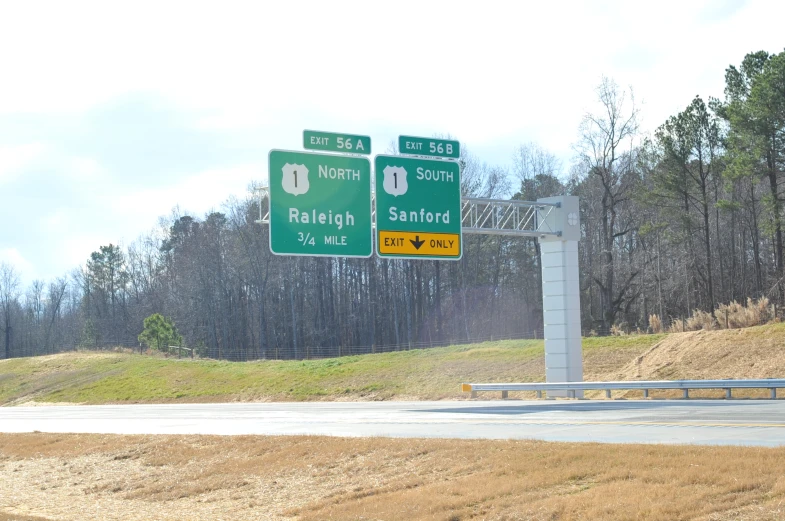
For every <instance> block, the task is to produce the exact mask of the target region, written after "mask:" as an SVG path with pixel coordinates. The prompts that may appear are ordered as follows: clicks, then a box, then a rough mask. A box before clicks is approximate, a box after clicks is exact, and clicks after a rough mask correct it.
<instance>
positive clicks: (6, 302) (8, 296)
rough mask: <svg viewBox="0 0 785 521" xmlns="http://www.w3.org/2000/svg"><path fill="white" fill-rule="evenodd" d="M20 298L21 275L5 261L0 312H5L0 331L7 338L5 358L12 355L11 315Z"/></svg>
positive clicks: (1, 266)
mask: <svg viewBox="0 0 785 521" xmlns="http://www.w3.org/2000/svg"><path fill="white" fill-rule="evenodd" d="M18 298H19V275H17V273H16V271H15V270H14V267H13V266H11V265H10V264H7V263H5V262H3V263H2V264H0V313H2V314H3V317H2V322H0V323H2V327H0V332H2V333H3V336H4V339H5V342H4V345H5V356H4V357H3V358H10V357H11V341H12V339H13V329H12V327H11V316H12V312H13V308H14V306H15V305H18V302H17V300H18Z"/></svg>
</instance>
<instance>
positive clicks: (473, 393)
mask: <svg viewBox="0 0 785 521" xmlns="http://www.w3.org/2000/svg"><path fill="white" fill-rule="evenodd" d="M471 397H472V400H474V399H475V398H477V391H472V394H471Z"/></svg>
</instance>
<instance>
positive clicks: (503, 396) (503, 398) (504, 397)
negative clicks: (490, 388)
mask: <svg viewBox="0 0 785 521" xmlns="http://www.w3.org/2000/svg"><path fill="white" fill-rule="evenodd" d="M506 399H507V391H502V400H506Z"/></svg>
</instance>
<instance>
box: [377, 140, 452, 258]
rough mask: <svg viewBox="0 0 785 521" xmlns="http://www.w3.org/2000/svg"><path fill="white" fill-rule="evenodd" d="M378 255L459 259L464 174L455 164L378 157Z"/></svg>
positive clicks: (432, 160)
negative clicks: (462, 177)
mask: <svg viewBox="0 0 785 521" xmlns="http://www.w3.org/2000/svg"><path fill="white" fill-rule="evenodd" d="M375 168H376V253H377V254H378V255H379V256H380V257H395V258H408V259H452V260H457V259H460V258H461V254H462V252H463V245H462V240H461V172H460V166H459V165H458V163H456V162H454V161H442V160H437V159H419V158H413V157H403V156H384V155H382V156H376V161H375Z"/></svg>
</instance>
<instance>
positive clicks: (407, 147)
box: [398, 136, 461, 159]
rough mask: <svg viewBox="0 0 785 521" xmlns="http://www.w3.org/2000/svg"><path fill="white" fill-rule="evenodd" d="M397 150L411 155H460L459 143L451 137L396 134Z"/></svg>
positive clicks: (453, 156) (455, 156) (454, 157)
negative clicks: (440, 137)
mask: <svg viewBox="0 0 785 521" xmlns="http://www.w3.org/2000/svg"><path fill="white" fill-rule="evenodd" d="M398 152H400V153H401V154H407V155H411V156H433V157H449V158H452V159H457V158H458V157H460V155H461V144H460V142H458V141H453V140H451V139H436V138H429V137H412V136H398Z"/></svg>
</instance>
